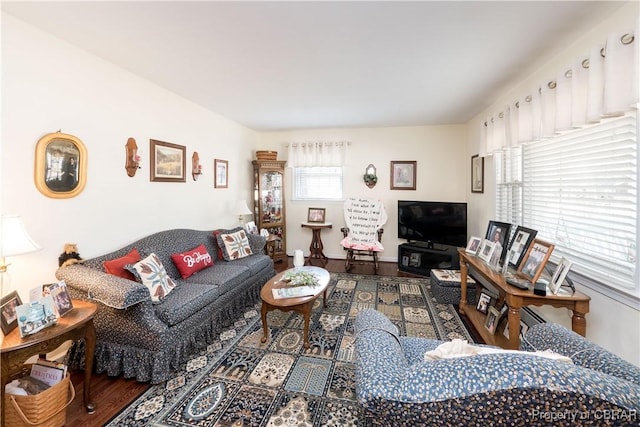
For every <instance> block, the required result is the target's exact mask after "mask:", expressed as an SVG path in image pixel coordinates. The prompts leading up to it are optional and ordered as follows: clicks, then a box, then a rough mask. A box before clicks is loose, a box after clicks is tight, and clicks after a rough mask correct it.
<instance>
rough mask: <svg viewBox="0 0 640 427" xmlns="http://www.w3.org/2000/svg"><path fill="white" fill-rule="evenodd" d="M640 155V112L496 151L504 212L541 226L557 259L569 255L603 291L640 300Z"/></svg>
mask: <svg viewBox="0 0 640 427" xmlns="http://www.w3.org/2000/svg"><path fill="white" fill-rule="evenodd" d="M637 158H638V145H637V122H636V113H635V112H631V113H629V114H627V115H625V116H622V117H618V118H614V119H608V120H605V121H602V122H600V123H598V124H596V125H592V126H589V127H586V128H582V129H579V130H574V131H572V132H569V133H566V134H563V135H560V136H556V137H553V138H550V139H546V140H542V141H536V142H532V143H529V144H526V145H524V146H523V147H521V148H517V149H511V150H508V151H505V152H503V153H499V154H496V161H495V165H496V212H497V216H498V218H499V219H500V220H503V221H509V222H512V223H515V224H522V225H524V226H526V227H530V228H533V229H535V230H538V236H539V237H540V238H541V239H543V240H547V241H549V242H550V243H553V244H555V245H556V247H555V249H554V252H553V255H552V260H553V261H555V262H557V261H558V260H559V258H560V257H561V256H565V257H567V258H568V259H569V260H571V261H573V263H574V264H573V266H572V267H571V270H572V271H573V272H575V273H577V274H579V275H581V276H583V277H584V278H587V280H589V281H590V282H596V284H595V286H597V287H599V289H600V290H601V291H602V292H603V293H606V294H607V295H610V296H611V297H613V298H616V299H621V298H619V297H618V296H616V295H622V299H628V297H632V300H634V301H635V303H637V301H638V298H639V297H640V286H639V285H638V271H637V262H636V243H637V239H638V215H637V212H638V191H637V190H638V185H637V184H638V165H637ZM612 290H613V291H612Z"/></svg>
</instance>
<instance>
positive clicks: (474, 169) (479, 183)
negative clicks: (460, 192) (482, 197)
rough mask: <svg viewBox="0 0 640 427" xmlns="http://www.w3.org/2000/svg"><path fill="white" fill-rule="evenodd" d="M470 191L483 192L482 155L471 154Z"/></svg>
mask: <svg viewBox="0 0 640 427" xmlns="http://www.w3.org/2000/svg"><path fill="white" fill-rule="evenodd" d="M471 192H472V193H484V157H480V156H479V155H477V154H476V155H475V156H471Z"/></svg>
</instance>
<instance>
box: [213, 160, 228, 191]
mask: <svg viewBox="0 0 640 427" xmlns="http://www.w3.org/2000/svg"><path fill="white" fill-rule="evenodd" d="M213 170H214V171H215V173H214V174H213V187H214V188H229V162H228V161H227V160H220V159H213Z"/></svg>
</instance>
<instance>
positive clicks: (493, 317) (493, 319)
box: [484, 307, 500, 335]
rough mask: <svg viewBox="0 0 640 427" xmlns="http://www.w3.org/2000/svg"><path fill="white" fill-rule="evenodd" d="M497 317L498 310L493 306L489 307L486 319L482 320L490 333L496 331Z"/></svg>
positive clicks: (498, 316)
mask: <svg viewBox="0 0 640 427" xmlns="http://www.w3.org/2000/svg"><path fill="white" fill-rule="evenodd" d="M499 318H500V312H499V311H498V310H497V309H496V308H495V307H489V313H488V314H487V319H486V320H485V322H484V327H485V329H486V330H487V331H489V333H490V334H491V335H493V334H495V333H496V327H497V326H498V319H499Z"/></svg>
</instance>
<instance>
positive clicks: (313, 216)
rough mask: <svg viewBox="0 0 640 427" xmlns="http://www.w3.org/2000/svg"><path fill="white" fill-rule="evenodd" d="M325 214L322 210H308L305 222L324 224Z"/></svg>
mask: <svg viewBox="0 0 640 427" xmlns="http://www.w3.org/2000/svg"><path fill="white" fill-rule="evenodd" d="M325 212H326V211H325V209H324V208H309V213H308V214H307V222H324V217H325Z"/></svg>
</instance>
